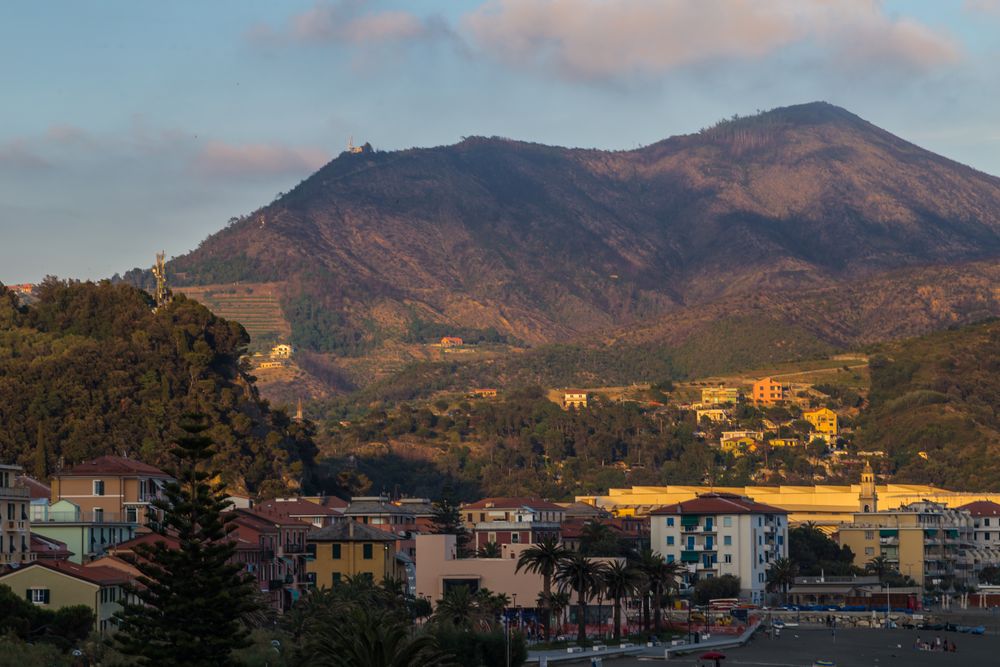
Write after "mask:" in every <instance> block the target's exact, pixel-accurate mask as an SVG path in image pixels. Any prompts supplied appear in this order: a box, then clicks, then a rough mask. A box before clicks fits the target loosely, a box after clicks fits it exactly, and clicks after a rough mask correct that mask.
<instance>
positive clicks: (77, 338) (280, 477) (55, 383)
mask: <svg viewBox="0 0 1000 667" xmlns="http://www.w3.org/2000/svg"><path fill="white" fill-rule="evenodd" d="M37 296H38V299H37V301H36V303H34V304H33V305H31V306H28V307H21V306H19V305H18V303H17V301H16V298H15V297H14V295H13V294H12V293H11V292H9V291H8V290H6V289H5V288H4V287H3V286H2V285H0V424H3V428H2V429H0V461H4V462H8V463H17V464H20V465H23V466H24V467H25V468H26V469H27V470H28V471H29V472H30V473H31V474H33V475H35V476H37V477H39V478H43V479H44V478H47V477H48V475H49V474H50V473H52V472H54V471H55V470H57V469H58V468H59V467H60V466H62V465H71V464H74V463H79V462H80V461H84V460H87V459H90V458H94V457H97V456H100V455H103V454H116V455H126V456H133V457H136V458H139V459H141V460H143V461H145V462H148V463H152V464H155V465H164V464H166V463H168V462H169V460H170V458H169V450H170V447H171V443H172V442H173V440H174V438H175V437H176V436H177V435H178V431H177V429H176V425H177V424H178V423H179V421H180V418H181V416H182V415H184V414H185V413H191V412H197V413H201V414H204V415H206V416H207V418H208V421H209V423H210V424H211V428H210V429H209V431H208V435H210V436H211V437H212V439H213V441H214V442H215V448H216V452H217V453H216V460H215V464H216V465H217V466H218V467H219V468H220V469H221V470H223V471H225V472H224V481H225V482H226V483H227V484H228V485H229V487H230V488H231V489H232V490H233V492H237V491H240V492H250V493H260V494H263V495H269V494H279V493H285V492H288V491H289V490H290V489H293V488H297V487H298V486H300V485H301V483H302V482H303V478H304V477H305V476H306V475H307V474H308V473H309V468H310V465H311V463H312V459H313V455H314V452H315V446H314V445H313V442H312V434H311V427H309V426H308V424H300V423H297V422H293V421H292V420H290V419H289V417H288V415H286V414H285V413H283V412H281V411H272V410H271V409H270V407H269V406H268V404H267V402H266V401H263V400H261V399H260V397H259V396H258V394H257V390H256V388H255V386H254V384H253V382H252V381H251V380H250V378H249V377H248V376H247V375H246V374H245V373H244V371H243V370H242V369H241V367H240V362H239V359H240V356H241V355H242V354H243V352H244V350H245V348H246V345H247V343H248V341H249V338H248V336H247V334H246V331H245V330H244V329H243V327H241V326H240V325H239V324H237V323H235V322H228V321H226V320H224V319H221V318H219V317H216V316H214V315H213V314H212V313H211V312H209V311H208V309H206V308H205V307H204V306H201V305H200V304H198V303H196V302H195V301H192V300H189V299H187V298H185V297H183V296H177V297H176V298H175V299H174V300H173V301H172V302H171V303H169V304H168V305H166V306H163V307H161V308H159V309H157V310H156V311H155V312H154V310H153V308H152V305H153V304H152V301H151V299H150V297H149V295H148V294H146V293H145V292H142V291H140V290H138V289H135V288H133V287H129V286H126V285H112V284H110V283H109V282H102V283H99V284H93V283H66V282H59V281H57V280H54V279H50V280H47V281H46V282H44V283H43V284H42V285H41V286H40V287H39V289H38V290H37Z"/></svg>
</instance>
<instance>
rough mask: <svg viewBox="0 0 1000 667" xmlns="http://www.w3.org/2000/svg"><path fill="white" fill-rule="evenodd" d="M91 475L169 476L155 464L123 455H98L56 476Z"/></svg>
mask: <svg viewBox="0 0 1000 667" xmlns="http://www.w3.org/2000/svg"><path fill="white" fill-rule="evenodd" d="M91 475H153V476H156V477H164V478H170V475H168V474H167V473H165V472H163V471H162V470H160V469H159V468H157V467H155V466H151V465H149V464H146V463H143V462H141V461H136V460H135V459H127V458H125V457H124V456H99V457H97V458H96V459H94V460H92V461H84V462H83V463H79V464H77V465H75V466H73V467H71V468H67V469H66V470H63V471H62V472H60V473H58V474H57V475H56V477H89V476H91Z"/></svg>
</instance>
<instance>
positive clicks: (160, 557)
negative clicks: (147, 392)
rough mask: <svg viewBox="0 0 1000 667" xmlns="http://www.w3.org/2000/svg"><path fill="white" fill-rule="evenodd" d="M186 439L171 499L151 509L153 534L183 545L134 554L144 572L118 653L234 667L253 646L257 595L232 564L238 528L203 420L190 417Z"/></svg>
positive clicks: (144, 661) (169, 666)
mask: <svg viewBox="0 0 1000 667" xmlns="http://www.w3.org/2000/svg"><path fill="white" fill-rule="evenodd" d="M181 428H182V429H183V431H184V435H183V436H182V437H181V438H179V439H178V440H177V442H176V447H175V448H174V449H173V451H172V452H171V453H172V455H173V456H174V458H175V460H176V462H177V463H176V466H175V468H174V469H173V470H171V471H170V473H171V474H172V475H173V477H174V478H175V479H176V481H175V482H171V483H169V484H167V485H166V486H165V488H164V492H165V496H166V498H165V499H164V500H156V501H154V502H153V503H152V505H153V507H154V508H155V510H159V512H153V511H152V510H151V512H153V513H157V514H160V513H161V514H160V516H159V518H158V519H153V520H151V521H150V528H151V529H152V530H153V531H154V532H156V533H158V534H160V535H164V536H166V535H170V536H172V537H174V538H176V539H177V540H178V541H179V542H180V547H179V548H177V549H171V548H169V547H168V546H167V545H166V543H165V542H157V543H155V544H154V545H152V546H150V545H140V546H137V547H136V552H137V554H138V555H139V559H138V560H137V562H136V567H137V568H138V569H139V571H140V572H141V575H140V576H139V577H138V585H136V586H132V587H130V591H129V592H130V593H131V594H132V596H134V600H135V601H130V602H128V603H126V604H125V605H124V608H123V610H122V611H121V612H119V613H118V614H117V618H118V620H119V622H120V630H119V632H118V633H117V634H116V635H115V641H116V642H117V644H118V647H119V650H121V651H122V652H123V653H125V654H127V655H131V656H135V657H137V658H139V664H141V665H158V666H165V667H174V666H177V667H180V666H181V665H184V666H190V667H202V666H204V667H209V666H212V667H216V666H218V665H232V664H234V663H233V660H232V657H231V654H232V651H233V650H234V649H237V648H241V647H243V646H246V645H247V643H248V642H247V635H248V631H247V630H246V628H245V627H243V625H242V624H241V623H240V618H241V617H242V616H243V615H245V614H248V613H249V612H252V611H254V610H255V609H256V605H257V603H256V602H255V599H254V591H253V587H252V586H251V584H250V582H249V580H248V579H247V578H246V577H244V576H243V575H242V574H241V568H240V566H239V565H235V564H232V563H231V562H230V559H231V558H232V556H233V554H234V552H235V549H236V543H235V541H233V540H230V539H228V535H229V533H230V532H232V530H233V527H231V526H230V525H229V523H228V519H226V518H225V517H224V516H223V515H222V512H223V511H224V510H225V509H226V507H227V504H228V503H227V501H226V500H225V498H226V494H225V492H224V490H223V487H222V485H221V484H213V483H212V481H211V480H213V479H217V478H218V473H217V471H210V470H206V465H207V463H208V462H209V461H210V460H211V457H212V455H213V451H212V449H211V446H212V440H211V439H210V438H208V437H205V436H204V435H202V433H203V432H204V431H205V430H206V429H207V428H208V426H207V425H206V424H205V421H204V418H203V417H202V416H201V415H186V416H185V418H184V420H183V422H182V423H181Z"/></svg>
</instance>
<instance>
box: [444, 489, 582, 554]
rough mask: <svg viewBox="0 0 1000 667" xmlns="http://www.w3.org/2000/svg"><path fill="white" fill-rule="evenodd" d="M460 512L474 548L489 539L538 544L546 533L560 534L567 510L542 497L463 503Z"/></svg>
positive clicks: (490, 499)
mask: <svg viewBox="0 0 1000 667" xmlns="http://www.w3.org/2000/svg"><path fill="white" fill-rule="evenodd" d="M460 513H461V515H462V518H463V520H464V523H465V526H466V528H467V529H468V530H469V531H470V532H471V533H472V543H471V545H470V546H471V548H473V549H474V550H476V551H478V550H479V549H481V548H482V547H483V546H485V545H486V544H487V543H489V542H496V543H497V544H500V545H501V546H502V545H504V544H534V543H536V542H538V541H539V540H541V539H542V538H544V537H546V536H551V537H556V538H558V537H559V525H560V524H561V523H562V522H563V521H564V520H565V518H566V509H565V508H563V507H562V506H561V505H557V504H555V503H550V502H549V501H547V500H542V499H540V498H521V497H504V498H484V499H482V500H479V501H476V502H474V503H468V504H466V505H463V506H462V508H461V510H460Z"/></svg>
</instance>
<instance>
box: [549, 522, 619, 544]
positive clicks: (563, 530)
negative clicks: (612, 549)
mask: <svg viewBox="0 0 1000 667" xmlns="http://www.w3.org/2000/svg"><path fill="white" fill-rule="evenodd" d="M588 523H591V521H590V520H583V519H570V520H569V521H563V522H562V523H561V524H559V534H560V535H561V536H562V538H563V539H564V540H565V539H570V540H574V539H580V538H581V537H583V529H584V527H585V526H586V525H587V524H588ZM593 523H599V524H602V525H605V526H607V527H608V529H609V530H610V531H611V532H612V533H614V534H615V536H617V537H623V536H624V534H625V531H623V530H622V529H621V528H620V527H619V526H616V525H615V524H613V523H611V522H609V521H602V520H600V519H597V520H595V521H593Z"/></svg>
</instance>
